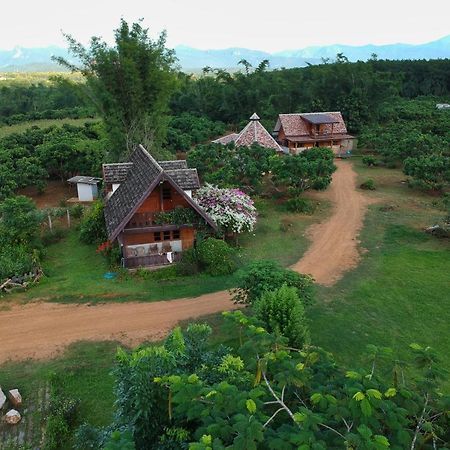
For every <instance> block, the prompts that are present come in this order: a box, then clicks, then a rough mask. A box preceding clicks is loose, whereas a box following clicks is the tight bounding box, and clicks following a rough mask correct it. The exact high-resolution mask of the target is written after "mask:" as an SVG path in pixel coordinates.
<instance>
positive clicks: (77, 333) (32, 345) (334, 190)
mask: <svg viewBox="0 0 450 450" xmlns="http://www.w3.org/2000/svg"><path fill="white" fill-rule="evenodd" d="M337 166H338V171H337V172H336V173H335V174H334V177H333V183H332V185H331V187H330V188H329V189H328V190H327V191H325V192H324V193H321V194H320V197H321V198H326V199H329V200H331V201H332V202H333V203H334V207H333V208H334V209H333V213H332V215H331V216H330V217H329V218H327V219H326V220H325V221H324V222H323V223H321V224H318V225H313V226H312V227H311V228H310V229H309V230H308V235H309V238H310V239H311V247H310V248H309V250H308V251H307V252H306V253H305V255H304V256H303V258H302V259H301V260H300V261H299V262H298V263H297V264H295V265H294V266H293V269H295V270H298V271H300V272H303V273H310V274H312V275H313V276H314V278H315V279H316V280H317V281H318V282H319V283H321V284H325V285H330V284H333V283H334V282H335V281H336V280H337V279H338V278H339V277H341V276H342V275H343V273H344V272H345V271H346V270H348V269H350V268H352V267H354V266H355V265H356V264H357V263H358V257H359V254H358V241H357V240H356V239H357V235H358V232H359V230H360V229H361V227H362V224H363V219H364V213H365V210H366V207H367V204H368V203H369V202H368V200H367V199H366V198H365V196H364V195H363V194H362V193H360V192H357V191H356V190H355V183H356V174H355V172H354V171H353V169H352V166H351V163H350V162H348V161H337ZM268 256H269V255H268ZM234 307H235V305H234V304H233V303H232V302H231V300H230V297H229V295H228V293H227V292H226V291H222V292H216V293H213V294H206V295H202V296H201V297H197V298H191V299H180V300H172V301H165V302H155V303H110V304H100V305H96V306H89V305H86V304H81V305H66V304H57V303H41V302H40V303H37V302H36V303H30V304H27V305H14V306H12V308H11V309H9V310H3V311H0V362H4V361H6V360H9V359H11V360H21V359H26V358H46V357H50V356H53V355H55V353H56V352H57V351H58V350H61V349H63V348H64V347H66V346H67V345H68V344H70V343H72V342H76V341H79V340H108V339H114V340H118V341H121V342H123V343H124V344H131V345H133V344H137V343H139V342H143V341H146V340H156V339H158V338H161V337H163V336H164V335H165V334H166V333H167V332H168V330H170V329H171V328H172V327H173V326H174V325H175V324H176V323H178V322H179V321H181V320H186V319H190V318H194V317H198V316H202V315H207V314H212V313H215V312H219V311H224V310H228V309H233V308H234Z"/></svg>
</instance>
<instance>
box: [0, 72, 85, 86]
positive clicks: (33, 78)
mask: <svg viewBox="0 0 450 450" xmlns="http://www.w3.org/2000/svg"><path fill="white" fill-rule="evenodd" d="M52 77H64V78H67V79H69V80H71V81H77V82H81V81H82V80H83V78H82V76H81V75H80V74H78V73H70V72H64V71H61V72H0V86H5V85H6V86H7V85H10V84H14V85H17V84H25V85H29V84H35V83H51V82H52V81H51V78H52Z"/></svg>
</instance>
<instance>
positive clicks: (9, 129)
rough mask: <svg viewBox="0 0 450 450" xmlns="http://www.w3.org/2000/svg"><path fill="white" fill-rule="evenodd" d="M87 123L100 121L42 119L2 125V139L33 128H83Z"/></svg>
mask: <svg viewBox="0 0 450 450" xmlns="http://www.w3.org/2000/svg"><path fill="white" fill-rule="evenodd" d="M87 122H98V119H41V120H32V121H30V122H22V123H18V124H15V125H0V138H2V137H5V136H7V135H8V134H12V133H23V132H24V131H25V130H26V129H28V128H31V127H33V126H36V127H39V128H47V127H50V126H52V125H56V126H62V125H64V124H66V123H67V124H69V125H77V126H82V125H84V124H85V123H87Z"/></svg>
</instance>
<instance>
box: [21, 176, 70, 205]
mask: <svg viewBox="0 0 450 450" xmlns="http://www.w3.org/2000/svg"><path fill="white" fill-rule="evenodd" d="M18 194H19V195H25V196H27V197H30V198H31V199H33V201H34V202H35V203H36V206H37V207H38V208H40V209H43V208H53V207H55V206H59V205H60V203H61V202H62V201H64V200H68V199H69V198H70V197H73V196H74V195H75V196H76V189H75V188H73V186H70V185H69V184H68V183H66V182H64V181H60V180H50V181H49V182H48V184H47V187H46V188H45V191H44V192H43V193H41V194H40V193H39V192H38V191H37V189H36V187H34V186H29V187H26V188H23V189H19V191H18Z"/></svg>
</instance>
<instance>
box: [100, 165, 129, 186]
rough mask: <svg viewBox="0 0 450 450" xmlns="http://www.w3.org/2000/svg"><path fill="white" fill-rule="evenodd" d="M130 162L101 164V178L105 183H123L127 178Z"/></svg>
mask: <svg viewBox="0 0 450 450" xmlns="http://www.w3.org/2000/svg"><path fill="white" fill-rule="evenodd" d="M132 165H133V163H132V162H126V163H114V164H103V180H104V182H105V183H123V182H124V181H125V180H126V179H127V173H128V170H130V168H131V166H132Z"/></svg>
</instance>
